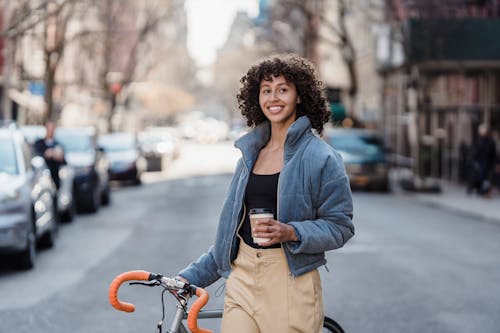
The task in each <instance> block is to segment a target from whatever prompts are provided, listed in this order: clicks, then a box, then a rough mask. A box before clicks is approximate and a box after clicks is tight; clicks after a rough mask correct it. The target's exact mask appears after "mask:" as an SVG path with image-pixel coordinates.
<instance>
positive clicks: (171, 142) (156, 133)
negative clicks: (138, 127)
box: [138, 127, 179, 171]
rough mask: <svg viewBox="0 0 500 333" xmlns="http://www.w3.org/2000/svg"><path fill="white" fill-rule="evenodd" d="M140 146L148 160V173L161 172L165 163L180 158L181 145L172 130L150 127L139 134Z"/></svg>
mask: <svg viewBox="0 0 500 333" xmlns="http://www.w3.org/2000/svg"><path fill="white" fill-rule="evenodd" d="M138 144H139V148H140V150H141V152H142V154H143V155H144V157H145V158H146V161H147V171H161V170H162V169H163V168H164V165H163V164H164V161H171V160H175V159H176V158H178V157H179V143H178V140H177V138H176V136H175V135H174V134H172V131H171V129H170V128H164V127H148V128H146V129H145V130H144V131H142V132H140V133H139V135H138Z"/></svg>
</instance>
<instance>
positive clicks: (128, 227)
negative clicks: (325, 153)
mask: <svg viewBox="0 0 500 333" xmlns="http://www.w3.org/2000/svg"><path fill="white" fill-rule="evenodd" d="M195 148H196V147H195V146H188V147H187V148H186V150H185V153H184V154H183V157H181V160H180V161H178V162H176V164H175V165H172V166H171V168H170V169H169V170H167V173H166V175H167V176H165V175H164V174H161V175H160V174H156V175H147V176H146V184H144V185H143V186H140V187H120V188H115V189H114V190H113V193H112V194H113V197H112V201H113V202H112V204H111V206H110V207H106V208H103V209H102V210H101V211H100V212H99V213H98V214H95V215H79V216H78V217H77V219H76V220H75V221H74V222H73V223H71V224H65V225H63V226H62V228H61V233H60V237H59V239H58V241H59V242H58V243H57V245H56V248H54V249H51V250H45V251H42V252H41V253H40V255H39V260H38V262H37V266H36V268H35V269H34V270H31V271H27V272H24V271H21V272H19V271H13V270H11V269H9V268H8V267H6V266H0V333H3V332H18V333H22V332H30V333H31V332H51V333H59V332H95V333H99V332H148V331H149V332H154V330H155V326H156V323H157V322H158V321H159V320H160V318H161V302H160V290H158V289H155V288H148V287H140V286H125V288H124V289H123V290H122V291H121V292H120V298H122V299H124V300H127V301H131V302H133V303H135V305H136V306H137V310H136V312H134V313H132V314H126V313H121V312H118V311H115V310H114V309H112V308H111V306H110V305H109V304H108V300H107V288H108V286H109V283H110V282H111V280H112V279H113V277H114V276H115V275H117V274H119V273H121V272H123V271H126V270H132V269H145V270H149V271H154V272H159V273H165V274H175V273H176V272H177V271H178V270H179V269H181V268H182V267H184V265H185V264H187V263H188V262H189V261H191V260H193V259H195V258H197V257H198V255H199V254H200V253H201V252H202V251H204V250H206V249H207V248H208V246H209V245H210V244H211V242H212V240H213V236H214V234H215V227H216V223H217V216H218V214H219V211H220V206H221V204H222V201H223V196H224V194H225V191H226V189H227V187H228V185H229V181H230V176H229V174H228V173H227V172H228V170H229V169H230V167H229V166H231V165H232V163H233V162H234V159H232V158H231V159H229V160H224V162H223V159H222V157H221V156H222V155H218V154H219V153H223V154H224V152H227V149H228V148H227V147H224V146H219V147H215V148H213V147H212V148H210V147H203V152H204V153H203V154H200V156H202V157H205V159H204V160H203V161H196V160H193V158H194V157H193V154H192V152H193V151H192V149H195ZM190 149H191V150H190ZM196 149H199V147H198V148H196ZM210 149H215V150H210ZM207 156H208V157H211V158H208V157H207ZM193 163H196V165H197V166H198V167H197V170H198V171H196V170H195V169H196V168H195V167H193ZM188 165H189V168H188V167H187V166H188ZM190 168H191V169H190ZM207 170H208V171H210V172H206V171H207ZM200 174H201V175H200ZM354 201H355V220H354V222H355V226H356V236H355V237H354V238H353V239H352V240H351V241H350V242H349V243H348V244H347V245H346V246H345V248H343V249H340V250H338V251H333V252H330V253H329V254H328V261H329V262H328V265H327V266H328V268H329V272H327V271H326V269H325V268H321V269H320V273H321V276H322V280H323V291H324V294H325V307H326V313H327V314H328V315H330V316H332V317H334V318H335V319H336V320H337V321H338V322H340V323H341V324H342V326H343V327H344V329H345V331H346V332H348V333H356V332H359V333H364V332H369V333H376V332H384V333H387V332H398V333H400V332H405V333H407V332H439V333H448V332H449V333H451V332H454V333H455V332H463V333H469V332H482V333H498V332H499V327H500V317H499V316H498V314H499V313H500V292H499V290H500V259H499V256H498V253H500V242H499V241H498V240H499V239H500V226H499V225H498V224H489V223H485V222H477V221H473V220H470V218H466V217H460V216H457V215H453V214H451V213H449V212H446V211H440V210H438V209H435V208H430V207H426V206H424V205H421V204H419V203H417V202H414V201H412V200H411V198H409V197H405V196H402V195H400V194H389V195H385V194H377V193H354ZM209 291H210V292H211V300H210V306H209V307H211V308H214V307H215V308H217V307H220V306H222V302H223V281H220V282H218V283H216V284H215V285H213V286H211V287H210V288H209ZM221 294H222V295H221ZM174 306H175V305H174V302H173V301H171V300H170V301H168V302H167V311H168V315H167V319H166V321H167V322H168V319H169V318H171V316H170V315H171V314H172V312H173V311H174ZM217 325H218V323H217V321H213V320H212V321H208V322H206V323H204V326H208V327H209V328H212V329H215V330H216V331H217Z"/></svg>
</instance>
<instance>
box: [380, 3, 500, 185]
mask: <svg viewBox="0 0 500 333" xmlns="http://www.w3.org/2000/svg"><path fill="white" fill-rule="evenodd" d="M386 10H387V12H386V18H387V24H386V25H385V26H382V27H381V29H380V30H379V39H378V44H377V56H378V66H379V70H380V73H381V76H382V77H383V90H382V98H383V105H384V110H385V113H384V117H385V119H384V128H385V133H386V142H388V143H389V144H390V145H391V148H392V150H393V151H394V152H396V153H397V155H399V156H400V157H402V158H401V159H400V160H401V161H407V162H408V163H407V165H408V166H411V167H412V168H413V171H414V174H415V175H416V176H418V177H420V178H428V177H431V178H435V179H437V178H444V179H449V180H454V181H460V180H464V177H465V172H466V170H465V166H466V165H465V162H466V157H467V156H466V155H467V148H468V147H470V146H471V144H472V143H473V142H474V141H475V140H476V136H477V127H478V125H479V124H480V123H484V124H487V125H488V126H489V127H490V128H491V129H492V130H493V136H494V138H495V140H496V141H497V145H498V143H500V141H499V135H500V132H499V131H500V43H498V31H500V19H499V18H500V1H499V0H489V1H472V0H471V1H464V2H462V1H460V2H436V1H430V0H422V1H409V0H389V1H386Z"/></svg>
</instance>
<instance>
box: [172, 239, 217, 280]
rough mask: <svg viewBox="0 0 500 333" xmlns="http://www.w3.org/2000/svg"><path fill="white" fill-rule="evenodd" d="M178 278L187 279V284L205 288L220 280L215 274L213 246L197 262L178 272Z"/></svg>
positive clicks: (215, 265)
mask: <svg viewBox="0 0 500 333" xmlns="http://www.w3.org/2000/svg"><path fill="white" fill-rule="evenodd" d="M178 275H180V276H182V277H183V278H185V279H187V280H188V281H189V283H191V284H194V285H196V286H198V287H201V288H205V287H207V286H209V285H211V284H212V283H214V282H215V281H217V280H218V279H219V278H220V275H219V274H218V273H217V264H216V263H215V260H214V256H213V246H211V247H210V248H209V249H208V251H207V252H206V253H204V254H202V255H201V256H200V257H199V258H198V260H197V261H195V262H193V263H191V264H189V266H188V267H186V268H184V269H183V270H182V271H180V272H179V274H178Z"/></svg>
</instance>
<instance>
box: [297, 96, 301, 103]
mask: <svg viewBox="0 0 500 333" xmlns="http://www.w3.org/2000/svg"><path fill="white" fill-rule="evenodd" d="M300 103H301V100H300V96H298V97H297V104H300Z"/></svg>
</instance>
